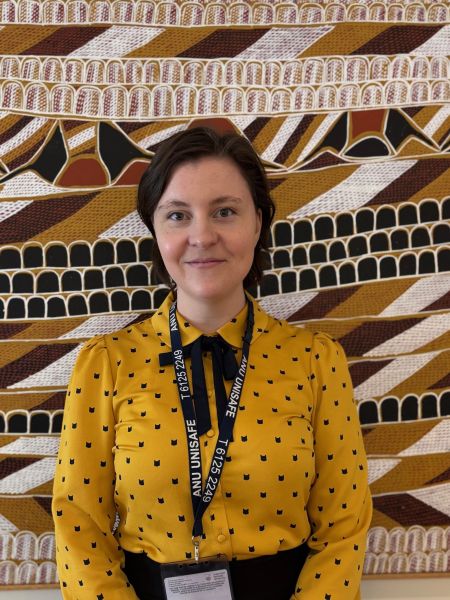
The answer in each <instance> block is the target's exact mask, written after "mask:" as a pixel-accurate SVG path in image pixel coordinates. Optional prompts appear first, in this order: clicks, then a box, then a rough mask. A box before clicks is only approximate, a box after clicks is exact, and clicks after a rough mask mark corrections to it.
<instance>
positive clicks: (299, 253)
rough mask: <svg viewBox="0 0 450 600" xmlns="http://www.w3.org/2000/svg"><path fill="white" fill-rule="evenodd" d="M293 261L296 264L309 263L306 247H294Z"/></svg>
mask: <svg viewBox="0 0 450 600" xmlns="http://www.w3.org/2000/svg"><path fill="white" fill-rule="evenodd" d="M292 261H293V263H294V266H299V265H307V264H308V257H307V254H306V250H305V248H303V247H302V246H297V248H294V251H293V253H292Z"/></svg>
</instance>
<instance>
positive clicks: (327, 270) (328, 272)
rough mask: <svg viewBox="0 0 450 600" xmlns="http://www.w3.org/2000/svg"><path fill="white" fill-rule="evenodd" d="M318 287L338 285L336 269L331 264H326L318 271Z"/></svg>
mask: <svg viewBox="0 0 450 600" xmlns="http://www.w3.org/2000/svg"><path fill="white" fill-rule="evenodd" d="M319 283H320V287H327V286H330V285H338V281H337V277H336V270H335V268H334V267H333V266H332V265H326V266H325V267H323V268H322V269H320V272H319Z"/></svg>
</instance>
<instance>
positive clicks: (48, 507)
mask: <svg viewBox="0 0 450 600" xmlns="http://www.w3.org/2000/svg"><path fill="white" fill-rule="evenodd" d="M34 500H35V502H37V503H38V504H39V505H40V506H42V508H43V509H44V510H45V512H46V513H48V514H49V515H51V514H52V499H51V498H43V497H42V496H36V497H35V498H34Z"/></svg>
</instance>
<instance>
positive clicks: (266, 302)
mask: <svg viewBox="0 0 450 600" xmlns="http://www.w3.org/2000/svg"><path fill="white" fill-rule="evenodd" d="M317 295H318V292H302V293H301V294H299V293H298V292H291V293H289V294H277V295H276V296H264V297H263V298H261V300H260V301H259V304H260V305H261V308H262V309H264V310H265V311H267V312H268V313H270V314H271V315H272V316H274V317H275V318H276V319H287V318H289V317H290V316H291V315H293V314H294V313H296V312H297V311H298V310H300V308H302V306H305V304H308V302H311V300H313V299H314V298H315V297H316V296H317Z"/></svg>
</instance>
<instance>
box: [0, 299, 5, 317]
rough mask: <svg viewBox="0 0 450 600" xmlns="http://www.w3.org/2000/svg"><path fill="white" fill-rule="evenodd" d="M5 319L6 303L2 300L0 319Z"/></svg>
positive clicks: (0, 301)
mask: <svg viewBox="0 0 450 600" xmlns="http://www.w3.org/2000/svg"><path fill="white" fill-rule="evenodd" d="M4 318H5V303H4V302H3V300H1V299H0V319H4Z"/></svg>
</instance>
